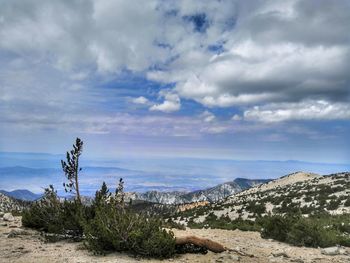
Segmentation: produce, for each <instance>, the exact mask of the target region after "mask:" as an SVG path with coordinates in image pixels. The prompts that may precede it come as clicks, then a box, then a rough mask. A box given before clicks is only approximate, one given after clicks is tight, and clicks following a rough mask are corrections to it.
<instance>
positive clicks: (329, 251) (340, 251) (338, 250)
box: [321, 247, 347, 256]
mask: <svg viewBox="0 0 350 263" xmlns="http://www.w3.org/2000/svg"><path fill="white" fill-rule="evenodd" d="M321 253H322V254H323V255H327V256H336V255H346V254H347V252H346V250H345V249H344V248H342V247H326V248H323V249H321Z"/></svg>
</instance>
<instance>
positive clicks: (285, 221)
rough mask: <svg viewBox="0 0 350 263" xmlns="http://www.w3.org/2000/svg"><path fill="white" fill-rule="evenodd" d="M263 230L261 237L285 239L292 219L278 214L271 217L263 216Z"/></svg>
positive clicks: (282, 240)
mask: <svg viewBox="0 0 350 263" xmlns="http://www.w3.org/2000/svg"><path fill="white" fill-rule="evenodd" d="M261 223H262V225H263V230H262V232H261V236H262V237H263V238H272V239H275V240H278V241H281V242H284V241H286V239H287V236H288V233H289V231H290V227H291V225H292V219H291V218H287V217H284V216H280V215H275V216H271V217H265V218H264V220H262V221H261Z"/></svg>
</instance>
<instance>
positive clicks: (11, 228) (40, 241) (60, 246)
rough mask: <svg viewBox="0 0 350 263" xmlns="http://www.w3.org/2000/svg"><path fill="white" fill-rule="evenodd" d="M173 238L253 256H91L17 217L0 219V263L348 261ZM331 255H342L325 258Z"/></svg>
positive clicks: (228, 236)
mask: <svg viewBox="0 0 350 263" xmlns="http://www.w3.org/2000/svg"><path fill="white" fill-rule="evenodd" d="M174 232H175V235H176V236H178V237H180V236H185V235H196V236H199V237H205V238H210V239H212V240H215V241H217V242H220V243H222V244H223V245H225V246H226V247H228V248H232V249H235V250H238V251H241V252H244V254H248V255H253V257H249V256H242V255H238V254H237V253H236V252H224V253H220V254H214V253H211V252H209V253H208V254H206V255H201V254H184V255H177V256H175V257H174V258H171V259H167V260H163V261H161V260H154V259H141V258H135V257H133V256H131V255H127V254H120V253H113V254H109V255H107V256H94V255H92V254H91V253H90V252H88V251H87V250H85V249H84V248H83V245H82V243H81V242H75V243H74V242H68V241H60V242H56V243H46V242H45V239H44V238H43V237H42V235H40V233H39V232H37V231H33V230H28V229H24V228H22V227H21V222H20V218H19V217H15V219H14V221H4V220H3V219H0V262H1V263H2V262H4V263H5V262H6V263H7V262H17V263H20V262H21V263H22V262H23V263H40V262H50V263H54V262H74V263H78V262H80V263H83V262H118V263H119V262H120V263H124V262H125V263H128V262H140V261H141V262H149V263H153V262H243V263H244V262H261V263H264V262H308V263H311V262H315V263H316V262H321V263H326V262H327V263H328V262H334V263H338V262H339V263H340V262H348V263H349V262H350V249H349V248H347V249H343V248H332V249H330V250H329V251H322V249H315V248H303V247H293V246H290V245H287V244H283V243H280V242H276V241H271V240H264V239H262V238H260V235H259V233H256V232H242V231H238V230H235V231H228V230H217V229H187V230H185V231H181V230H175V231H174ZM322 252H323V253H328V254H329V253H331V254H332V253H334V254H341V255H333V256H330V255H324V254H322Z"/></svg>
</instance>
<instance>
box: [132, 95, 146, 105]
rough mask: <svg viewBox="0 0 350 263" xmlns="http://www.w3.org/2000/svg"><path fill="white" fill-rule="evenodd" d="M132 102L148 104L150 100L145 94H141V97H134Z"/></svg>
mask: <svg viewBox="0 0 350 263" xmlns="http://www.w3.org/2000/svg"><path fill="white" fill-rule="evenodd" d="M132 102H133V103H136V104H148V103H149V100H148V99H147V98H145V97H143V96H140V97H137V98H134V99H132Z"/></svg>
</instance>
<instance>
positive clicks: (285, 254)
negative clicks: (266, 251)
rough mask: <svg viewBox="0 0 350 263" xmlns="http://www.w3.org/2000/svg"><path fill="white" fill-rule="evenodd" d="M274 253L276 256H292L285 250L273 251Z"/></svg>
mask: <svg viewBox="0 0 350 263" xmlns="http://www.w3.org/2000/svg"><path fill="white" fill-rule="evenodd" d="M272 255H273V256H274V257H284V258H290V256H289V255H288V254H287V253H286V252H283V251H278V252H272Z"/></svg>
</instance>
